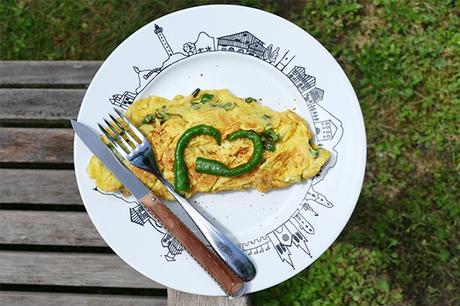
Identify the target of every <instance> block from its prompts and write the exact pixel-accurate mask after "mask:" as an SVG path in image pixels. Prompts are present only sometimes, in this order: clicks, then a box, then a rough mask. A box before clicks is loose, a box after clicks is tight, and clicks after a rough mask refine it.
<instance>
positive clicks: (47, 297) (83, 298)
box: [0, 291, 166, 306]
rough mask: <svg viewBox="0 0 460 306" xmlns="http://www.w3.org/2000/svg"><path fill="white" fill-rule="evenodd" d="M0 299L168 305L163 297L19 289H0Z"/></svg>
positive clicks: (45, 304) (25, 305)
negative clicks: (20, 290) (23, 290)
mask: <svg viewBox="0 0 460 306" xmlns="http://www.w3.org/2000/svg"><path fill="white" fill-rule="evenodd" d="M0 301H1V303H2V305H11V306H30V305H40V306H62V305H66V306H100V305H110V306H166V299H165V298H162V297H141V296H120V295H105V294H104V295H103V294H76V293H49V292H18V291H0Z"/></svg>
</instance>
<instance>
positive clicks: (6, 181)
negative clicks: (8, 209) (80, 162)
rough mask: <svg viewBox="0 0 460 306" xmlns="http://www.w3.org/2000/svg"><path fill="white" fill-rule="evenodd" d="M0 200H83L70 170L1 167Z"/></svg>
mask: <svg viewBox="0 0 460 306" xmlns="http://www.w3.org/2000/svg"><path fill="white" fill-rule="evenodd" d="M0 182H1V183H0V203H27V204H31V205H32V204H82V201H81V198H80V194H79V192H78V187H77V182H76V179H75V175H74V171H73V170H22V169H0Z"/></svg>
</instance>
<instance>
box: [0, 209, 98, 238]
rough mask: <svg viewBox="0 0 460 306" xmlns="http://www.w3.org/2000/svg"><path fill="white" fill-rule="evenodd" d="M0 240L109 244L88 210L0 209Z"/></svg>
mask: <svg viewBox="0 0 460 306" xmlns="http://www.w3.org/2000/svg"><path fill="white" fill-rule="evenodd" d="M0 233H2V234H1V235H0V243H4V244H34V245H72V246H107V245H106V243H105V242H104V240H103V239H102V238H101V236H100V235H99V233H98V232H97V231H96V229H95V228H94V225H93V224H92V222H91V220H90V219H89V216H88V214H87V213H85V212H57V211H23V210H0Z"/></svg>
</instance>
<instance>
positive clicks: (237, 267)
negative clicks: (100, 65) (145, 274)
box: [98, 108, 256, 282]
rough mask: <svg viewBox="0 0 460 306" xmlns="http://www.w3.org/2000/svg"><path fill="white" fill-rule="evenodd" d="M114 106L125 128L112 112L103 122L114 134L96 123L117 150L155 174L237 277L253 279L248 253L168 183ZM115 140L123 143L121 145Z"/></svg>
mask: <svg viewBox="0 0 460 306" xmlns="http://www.w3.org/2000/svg"><path fill="white" fill-rule="evenodd" d="M114 110H115V112H116V113H117V114H118V115H119V116H120V119H121V121H122V122H124V123H125V124H126V126H127V127H128V128H125V127H124V126H123V125H122V124H121V123H120V121H119V120H117V119H116V118H115V117H114V116H112V115H111V114H109V117H110V119H111V122H110V121H109V120H106V119H104V122H105V124H106V125H107V127H108V128H109V129H110V131H111V132H112V133H113V136H112V135H111V133H110V132H109V131H108V130H107V129H106V128H104V127H103V126H102V125H100V124H98V126H99V128H100V129H101V131H102V133H103V134H104V135H105V136H106V137H107V139H108V140H109V141H110V143H111V144H112V145H113V147H114V148H115V149H116V151H117V152H118V153H119V154H120V155H121V156H122V157H123V158H125V159H126V160H128V161H129V162H130V163H131V164H132V165H133V166H135V167H137V168H140V169H142V170H145V171H147V172H150V173H152V174H153V175H155V177H156V178H157V179H158V180H159V181H160V182H161V183H162V184H163V185H164V186H165V187H166V189H167V190H168V191H169V192H170V193H171V194H172V196H173V197H174V198H175V199H176V201H177V202H178V203H179V204H180V205H181V206H182V208H183V209H184V210H185V212H186V213H187V214H188V215H189V216H190V218H191V219H192V221H193V222H194V223H195V225H196V226H197V227H198V229H199V230H200V231H201V233H202V234H203V235H204V237H205V238H206V240H207V241H208V242H209V244H210V245H211V247H212V249H213V250H214V251H215V252H216V253H217V255H218V256H219V257H220V258H221V259H222V260H223V261H224V262H225V263H226V264H227V265H228V266H229V267H230V269H232V270H233V271H234V272H235V274H236V275H237V276H238V277H239V278H241V279H242V280H243V281H245V282H248V281H251V280H252V279H254V277H255V275H256V269H255V267H254V265H253V263H252V262H251V260H250V259H249V257H248V256H247V255H246V254H245V253H244V252H243V251H242V250H241V249H240V248H238V247H237V246H236V245H235V244H234V243H233V242H232V241H231V240H230V239H229V238H228V237H227V236H225V235H224V234H223V233H222V232H221V231H220V230H218V229H217V228H216V227H215V226H214V225H213V224H212V223H211V222H209V221H208V220H207V219H206V218H205V217H204V216H203V215H202V214H200V213H199V212H198V211H197V210H196V209H195V208H194V207H193V206H192V205H191V204H190V203H189V202H188V201H187V199H185V198H184V197H183V196H181V195H180V194H179V193H177V192H176V191H175V189H174V187H173V186H172V185H171V183H169V181H168V180H166V179H165V178H164V176H163V174H162V173H161V171H160V170H159V168H158V165H157V162H156V160H155V155H154V153H153V150H152V147H151V146H150V143H149V142H148V141H147V139H146V138H145V137H144V135H142V133H141V132H140V131H139V130H138V129H137V128H136V127H135V126H134V124H133V123H131V122H130V121H129V119H128V118H127V117H126V116H125V115H124V114H123V113H122V112H121V111H119V110H118V109H116V108H114ZM125 137H126V139H125ZM136 138H137V139H136ZM118 141H119V142H120V143H121V144H122V145H123V146H122V145H120V144H119V143H118Z"/></svg>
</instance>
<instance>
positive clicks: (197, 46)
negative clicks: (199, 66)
mask: <svg viewBox="0 0 460 306" xmlns="http://www.w3.org/2000/svg"><path fill="white" fill-rule="evenodd" d="M183 50H184V52H185V53H187V55H188V56H191V55H194V54H197V53H203V52H209V51H216V42H215V39H214V37H212V36H209V34H208V33H206V32H200V33H199V34H198V37H197V38H196V40H195V42H187V43H185V44H184V45H183Z"/></svg>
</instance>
